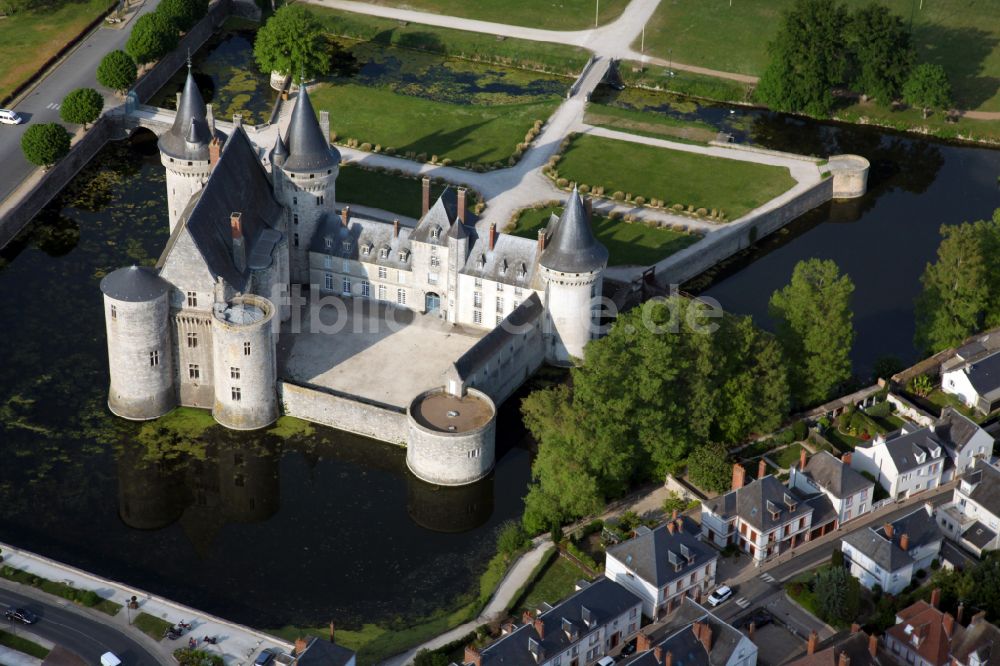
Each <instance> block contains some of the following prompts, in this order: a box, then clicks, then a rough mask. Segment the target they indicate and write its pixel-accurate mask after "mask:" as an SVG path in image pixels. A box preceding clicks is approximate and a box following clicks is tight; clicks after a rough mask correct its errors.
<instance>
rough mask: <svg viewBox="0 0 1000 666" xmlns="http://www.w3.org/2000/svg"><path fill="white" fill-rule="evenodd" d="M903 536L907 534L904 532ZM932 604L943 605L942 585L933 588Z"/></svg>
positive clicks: (935, 606) (935, 605)
mask: <svg viewBox="0 0 1000 666" xmlns="http://www.w3.org/2000/svg"><path fill="white" fill-rule="evenodd" d="M903 536H906V535H905V534H904V535H903ZM931 606H934V608H940V607H941V588H940V587H935V588H934V589H933V590H931Z"/></svg>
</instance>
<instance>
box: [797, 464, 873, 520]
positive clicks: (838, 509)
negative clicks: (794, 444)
mask: <svg viewBox="0 0 1000 666" xmlns="http://www.w3.org/2000/svg"><path fill="white" fill-rule="evenodd" d="M788 485H789V486H791V487H792V488H795V489H796V490H799V491H801V492H803V493H806V494H814V493H822V494H823V495H825V496H826V497H827V499H829V500H830V504H831V505H832V507H833V511H834V513H835V514H836V516H837V526H839V525H841V524H843V523H846V522H847V521H849V520H852V519H854V518H857V517H858V516H861V515H864V514H866V513H868V512H869V511H870V510H871V506H872V498H873V497H874V496H875V483H874V482H872V481H870V480H869V479H867V478H865V477H864V476H862V475H861V473H860V472H858V471H857V470H854V469H852V468H851V454H850V453H845V454H844V457H843V459H838V458H836V457H835V456H833V455H831V454H830V453H828V452H826V451H820V452H819V453H817V454H816V455H814V456H812V457H811V458H809V459H808V461H807V459H806V450H805V449H802V454H801V457H800V458H799V464H798V465H797V466H794V465H793V466H792V468H791V470H790V472H789V477H788Z"/></svg>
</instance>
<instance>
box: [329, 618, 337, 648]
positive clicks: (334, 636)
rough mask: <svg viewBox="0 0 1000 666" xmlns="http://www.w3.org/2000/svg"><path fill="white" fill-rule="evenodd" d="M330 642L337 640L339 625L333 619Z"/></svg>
mask: <svg viewBox="0 0 1000 666" xmlns="http://www.w3.org/2000/svg"><path fill="white" fill-rule="evenodd" d="M330 642H331V643H336V642H337V626H336V625H335V624H334V623H333V620H330Z"/></svg>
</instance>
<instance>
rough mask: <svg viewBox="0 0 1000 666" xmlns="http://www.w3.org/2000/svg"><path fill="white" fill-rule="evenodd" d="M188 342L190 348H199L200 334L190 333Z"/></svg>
mask: <svg viewBox="0 0 1000 666" xmlns="http://www.w3.org/2000/svg"><path fill="white" fill-rule="evenodd" d="M187 342H188V347H190V348H194V347H197V346H198V334H197V333H188V334H187Z"/></svg>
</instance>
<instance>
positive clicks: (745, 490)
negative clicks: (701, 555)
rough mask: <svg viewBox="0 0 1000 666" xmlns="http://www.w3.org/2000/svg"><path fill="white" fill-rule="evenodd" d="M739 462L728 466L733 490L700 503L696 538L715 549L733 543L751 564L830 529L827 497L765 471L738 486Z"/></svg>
mask: <svg viewBox="0 0 1000 666" xmlns="http://www.w3.org/2000/svg"><path fill="white" fill-rule="evenodd" d="M745 479H746V472H745V470H744V468H743V466H742V465H740V464H736V465H734V466H733V489H732V490H731V491H729V492H728V493H726V494H725V495H721V496H719V497H716V498H714V499H710V500H706V501H704V502H702V505H701V525H702V536H703V537H704V538H705V539H706V540H707V541H709V542H710V543H713V544H715V545H716V546H718V547H719V548H725V547H726V546H733V545H734V546H736V547H737V548H739V549H740V550H741V551H742V552H744V553H748V554H749V555H750V557H751V558H752V559H753V561H754V564H755V565H760V563H761V562H764V561H766V560H768V559H770V558H772V557H776V556H777V555H779V554H780V553H783V552H785V551H786V550H789V549H791V548H795V547H796V546H798V545H799V544H802V543H805V542H806V541H808V540H810V539H811V538H813V537H815V536H817V535H819V534H822V533H824V532H825V531H827V530H828V529H832V525H833V524H834V522H836V516H835V515H834V514H833V507H832V506H831V504H830V501H829V500H828V499H826V497H825V496H824V495H822V494H817V495H814V496H812V497H807V496H805V495H804V494H803V493H802V492H800V491H798V490H796V489H794V488H788V487H786V486H785V485H783V484H782V483H781V482H780V481H778V479H776V478H775V477H773V476H771V475H763V476H761V477H760V478H758V479H757V480H756V481H753V482H752V483H749V484H746V485H744V481H745Z"/></svg>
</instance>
